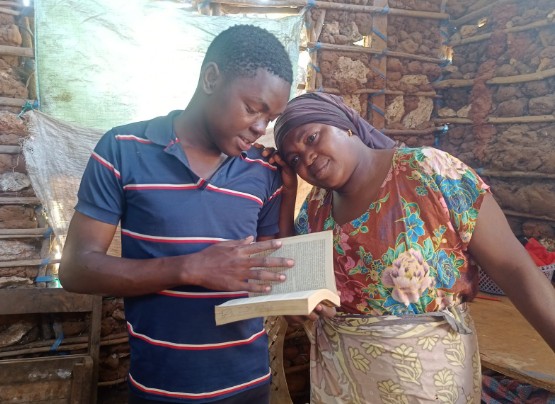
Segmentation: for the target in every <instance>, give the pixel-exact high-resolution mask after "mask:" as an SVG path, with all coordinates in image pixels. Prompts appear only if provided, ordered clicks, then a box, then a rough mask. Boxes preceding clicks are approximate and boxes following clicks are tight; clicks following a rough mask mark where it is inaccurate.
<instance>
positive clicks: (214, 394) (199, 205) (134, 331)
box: [75, 111, 281, 403]
mask: <svg viewBox="0 0 555 404" xmlns="http://www.w3.org/2000/svg"><path fill="white" fill-rule="evenodd" d="M180 112H181V111H173V112H171V113H170V114H169V115H168V116H165V117H158V118H155V119H152V120H150V121H144V122H137V123H132V124H129V125H125V126H120V127H117V128H113V129H112V130H110V131H109V132H107V133H106V134H105V135H104V136H103V137H102V138H101V140H100V141H99V142H98V144H97V146H96V147H95V150H94V151H93V153H92V155H91V158H90V159H89V162H88V164H87V167H86V170H85V173H84V174H83V179H82V182H81V185H80V188H79V193H78V203H77V206H76V208H75V209H76V210H77V211H79V212H81V213H82V214H84V215H87V216H89V217H91V218H93V219H96V220H99V221H102V222H106V223H110V224H114V225H116V224H118V222H120V223H121V233H122V256H123V257H125V258H138V259H143V258H156V257H166V256H176V255H183V254H190V253H194V252H197V251H200V250H202V249H204V248H206V247H208V246H210V245H212V244H214V243H218V242H220V241H223V240H234V239H240V238H244V237H247V236H249V235H254V236H255V237H256V236H269V235H275V234H276V233H277V232H278V215H279V204H280V190H281V178H280V176H279V173H278V171H277V170H276V167H274V166H272V165H270V164H268V162H267V161H266V160H265V159H264V158H263V157H262V156H261V151H260V150H258V149H256V148H251V149H250V150H249V151H248V152H246V153H243V154H242V155H240V156H238V157H232V158H228V159H227V160H226V162H225V163H224V164H223V165H222V166H221V167H220V168H219V169H218V170H217V171H216V172H215V173H214V175H213V176H212V177H211V178H210V180H209V181H208V180H206V179H204V178H200V177H198V176H197V175H196V174H195V173H194V172H193V171H192V170H191V169H190V167H189V164H188V161H187V157H186V155H185V153H184V151H183V148H182V147H181V145H180V144H179V140H178V139H177V138H176V136H175V134H174V132H173V118H174V117H175V116H177V115H178V114H179V113H180ZM222 265H225V263H222ZM244 296H246V294H245V293H244V292H222V291H217V290H208V289H205V288H202V287H195V286H182V287H178V288H175V289H171V290H163V291H160V292H158V293H155V294H151V295H146V296H140V297H132V298H125V301H124V303H125V316H126V320H127V327H128V331H129V344H130V347H131V367H130V372H129V383H130V386H131V389H132V390H133V392H134V393H135V394H137V395H138V396H140V397H143V398H146V399H151V400H162V401H168V402H183V403H201V402H210V401H216V400H220V399H223V398H226V397H229V396H232V395H234V394H237V393H240V392H243V391H245V390H248V389H250V388H254V387H258V386H260V385H262V384H265V383H269V380H270V370H269V361H268V350H267V347H268V345H267V336H266V333H265V331H264V328H263V322H262V319H261V318H258V319H254V320H246V321H240V322H235V323H231V324H227V325H222V326H216V324H215V321H214V306H215V305H217V304H220V303H223V302H224V301H226V300H229V299H230V298H237V297H244Z"/></svg>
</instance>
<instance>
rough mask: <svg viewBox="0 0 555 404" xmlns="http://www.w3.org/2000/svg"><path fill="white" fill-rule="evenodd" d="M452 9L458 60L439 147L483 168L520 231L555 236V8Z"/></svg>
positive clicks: (454, 4) (547, 0)
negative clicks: (447, 125)
mask: <svg viewBox="0 0 555 404" xmlns="http://www.w3.org/2000/svg"><path fill="white" fill-rule="evenodd" d="M447 11H448V12H449V13H450V14H451V15H452V20H453V23H454V24H455V26H454V27H452V28H453V30H452V35H451V37H450V38H449V43H448V44H449V46H451V47H452V49H453V63H452V65H451V66H448V67H447V68H446V69H445V72H444V74H443V80H444V81H443V82H440V83H439V87H440V92H441V95H442V96H443V97H442V103H441V104H442V105H441V107H440V108H439V109H438V115H439V118H440V119H441V121H442V122H452V124H451V125H450V129H449V130H448V131H447V132H446V133H445V136H443V137H442V139H441V142H440V147H441V148H443V149H445V150H447V151H449V152H451V153H452V154H455V155H457V156H459V157H460V158H461V159H462V160H463V161H465V162H466V163H468V164H470V165H471V166H472V167H474V168H477V169H478V172H480V173H481V174H482V176H483V177H484V178H485V179H486V181H487V182H488V183H489V184H490V185H491V186H492V189H493V192H494V195H495V197H496V199H497V200H498V202H499V203H500V205H501V206H502V208H503V209H504V211H505V213H506V214H507V215H508V218H509V219H510V222H511V225H512V227H513V230H514V231H515V233H517V234H523V235H525V236H528V237H536V238H541V237H543V238H546V237H547V238H553V236H554V234H555V231H554V226H555V203H554V201H555V181H554V179H555V125H554V123H555V118H554V113H555V96H554V95H553V94H555V20H554V18H555V4H554V3H553V1H551V0H534V1H527V2H518V1H505V2H492V3H491V4H488V5H486V7H485V8H483V9H481V10H473V9H472V4H468V3H467V2H464V1H450V2H449V3H448V7H447ZM472 12H474V14H473V15H474V18H471V19H469V18H467V17H465V16H468V15H472V14H471V13H472ZM459 118H460V119H459Z"/></svg>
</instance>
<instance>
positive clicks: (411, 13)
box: [212, 0, 449, 20]
mask: <svg viewBox="0 0 555 404" xmlns="http://www.w3.org/2000/svg"><path fill="white" fill-rule="evenodd" d="M212 3H222V4H230V5H233V6H241V5H250V6H260V5H261V3H260V2H259V1H257V0H212ZM307 5H308V2H307V1H302V0H288V1H279V0H266V1H264V4H263V6H264V7H306V6H307ZM313 5H314V7H316V8H319V9H328V10H341V11H352V12H355V13H372V14H388V15H395V16H403V17H414V18H430V19H433V20H448V19H449V14H446V13H435V12H430V11H417V10H404V9H400V8H387V9H384V8H382V7H375V6H359V5H356V4H344V3H334V2H326V1H315V2H314V3H313Z"/></svg>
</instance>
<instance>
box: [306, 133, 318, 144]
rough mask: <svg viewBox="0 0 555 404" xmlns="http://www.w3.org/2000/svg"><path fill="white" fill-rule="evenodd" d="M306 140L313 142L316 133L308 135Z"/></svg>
mask: <svg viewBox="0 0 555 404" xmlns="http://www.w3.org/2000/svg"><path fill="white" fill-rule="evenodd" d="M306 140H307V141H308V143H312V142H314V140H316V133H313V134H312V135H310V136H309V137H308V138H307V139H306Z"/></svg>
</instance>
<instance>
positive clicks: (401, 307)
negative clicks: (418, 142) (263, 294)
mask: <svg viewBox="0 0 555 404" xmlns="http://www.w3.org/2000/svg"><path fill="white" fill-rule="evenodd" d="M487 192H489V191H488V186H487V185H486V184H485V183H484V182H483V181H482V180H481V179H480V178H479V177H478V176H477V175H476V173H475V172H474V171H473V170H472V169H471V168H469V167H468V166H466V165H465V164H463V163H462V162H461V161H459V160H458V159H456V158H454V157H453V156H451V155H449V154H447V153H445V152H442V151H440V150H437V149H433V148H414V149H412V148H400V149H397V150H396V151H395V153H394V156H393V159H392V165H391V168H390V170H389V172H388V174H387V177H386V178H385V180H384V182H383V184H382V185H381V187H380V190H379V194H378V196H377V198H376V200H375V201H374V202H372V203H371V204H370V205H369V207H368V209H367V211H366V212H364V213H363V214H362V215H361V216H360V217H358V218H356V219H355V220H352V221H351V222H349V223H346V224H344V225H339V224H337V223H336V222H335V221H334V219H333V215H332V208H331V207H332V193H331V192H328V191H326V190H324V189H319V188H313V189H312V191H311V192H310V193H309V195H308V196H307V198H306V201H305V202H304V204H303V206H302V207H301V210H300V213H299V215H298V217H297V219H296V223H295V226H296V230H297V232H298V233H300V234H303V233H311V232H317V231H323V230H333V234H334V252H333V253H334V266H335V278H336V283H337V288H338V290H339V291H340V292H341V307H340V309H339V310H338V316H336V317H335V318H333V319H322V320H320V321H317V322H315V323H314V324H313V328H312V330H311V331H309V332H308V335H309V338H310V339H311V341H312V346H311V403H349V404H351V403H410V402H437V401H440V402H448V403H479V402H480V391H481V387H480V386H481V374H480V358H479V354H478V349H477V338H476V335H475V333H474V330H473V324H472V320H471V318H470V316H469V315H468V312H467V308H466V306H465V305H464V304H462V303H464V302H466V301H469V300H471V299H472V298H473V297H474V296H475V294H476V292H477V288H478V271H477V268H476V267H475V265H474V264H473V263H472V262H471V260H470V257H469V255H468V253H467V247H468V243H469V242H470V240H471V237H472V233H473V230H474V227H475V225H476V220H477V217H478V212H479V209H480V206H481V203H482V201H483V198H484V195H485V194H486V193H487Z"/></svg>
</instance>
